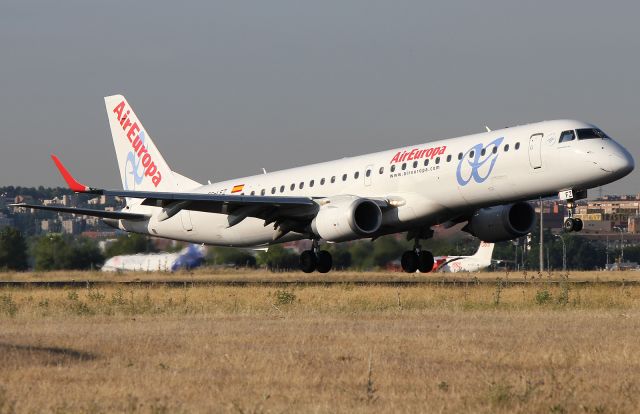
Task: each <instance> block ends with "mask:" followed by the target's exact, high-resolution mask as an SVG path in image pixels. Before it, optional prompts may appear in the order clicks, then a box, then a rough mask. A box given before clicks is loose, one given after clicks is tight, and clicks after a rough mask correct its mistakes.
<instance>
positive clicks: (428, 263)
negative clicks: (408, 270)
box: [418, 251, 433, 273]
mask: <svg viewBox="0 0 640 414" xmlns="http://www.w3.org/2000/svg"><path fill="white" fill-rule="evenodd" d="M418 270H419V271H420V273H429V272H430V271H432V270H433V254H431V252H428V251H421V252H420V254H419V255H418Z"/></svg>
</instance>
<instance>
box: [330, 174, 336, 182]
mask: <svg viewBox="0 0 640 414" xmlns="http://www.w3.org/2000/svg"><path fill="white" fill-rule="evenodd" d="M335 182H336V176H335V175H334V176H333V177H331V184H333V183H335Z"/></svg>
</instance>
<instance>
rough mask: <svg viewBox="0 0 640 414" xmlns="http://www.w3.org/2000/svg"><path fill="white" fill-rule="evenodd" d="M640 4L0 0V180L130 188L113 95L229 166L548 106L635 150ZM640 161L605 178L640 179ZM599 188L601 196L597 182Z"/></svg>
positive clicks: (190, 159) (221, 166)
mask: <svg viewBox="0 0 640 414" xmlns="http://www.w3.org/2000/svg"><path fill="white" fill-rule="evenodd" d="M639 15H640V3H638V2H631V1H629V2H616V1H607V2H603V1H601V0H598V1H593V0H585V1H574V2H568V1H558V0H554V1H547V0H542V1H536V2H514V1H493V0H489V1H482V2H476V1H468V2H466V1H455V0H453V1H447V2H426V1H404V0H394V1H377V0H353V1H350V0H323V1H303V0H292V1H280V0H270V1H242V0H238V1H211V0H210V1H192V2H164V1H149V0H142V1H135V2H133V1H117V0H114V1H105V2H88V1H85V0H78V1H48V0H47V1H45V0H40V1H30V0H20V1H12V0H9V1H3V2H2V4H0V52H1V55H0V56H1V60H0V62H1V63H0V86H1V88H0V186H5V185H14V186H17V185H20V186H39V185H44V186H62V185H64V183H63V181H62V179H61V178H60V177H59V175H58V173H57V171H56V170H55V168H54V166H53V163H52V162H51V161H50V158H49V154H50V153H52V152H55V153H56V154H57V155H59V156H60V157H61V158H62V160H63V161H64V162H65V163H66V164H67V166H68V167H69V168H70V169H71V171H72V172H73V173H74V175H76V176H77V177H78V178H79V179H80V181H83V182H85V183H86V184H89V185H91V186H94V187H105V188H120V187H121V183H120V179H119V174H118V170H117V165H116V158H115V153H114V151H113V143H112V139H111V134H110V131H109V126H108V121H107V117H106V113H105V108H104V101H103V97H104V96H108V95H112V94H117V93H121V94H124V95H125V96H126V97H127V99H128V101H129V103H130V104H131V105H132V106H133V108H134V109H135V111H136V114H137V115H138V117H139V118H140V119H141V121H142V122H143V124H144V126H145V128H146V130H147V132H148V133H149V134H150V135H151V136H152V137H153V139H154V141H155V143H156V145H157V146H158V148H159V149H160V151H161V152H162V154H163V156H164V158H165V159H166V160H167V162H168V163H169V165H170V166H171V168H172V169H174V170H175V171H177V172H180V173H181V174H183V175H187V176H189V177H191V178H193V179H196V180H198V181H200V182H206V181H207V180H212V181H216V180H222V179H228V178H234V177H241V176H246V175H252V174H256V173H260V172H261V170H262V168H266V169H267V170H268V171H273V170H276V169H283V168H287V167H294V166H299V165H304V164H307V163H313V162H320V161H328V160H331V159H337V158H342V157H345V156H351V155H359V154H362V153H367V152H375V151H381V150H385V149H391V148H394V147H399V146H403V145H412V144H416V143H422V142H426V141H430V140H435V139H441V138H450V137H456V136H461V135H465V134H470V133H476V132H481V131H483V130H484V125H488V126H490V127H491V128H500V127H503V126H510V125H516V124H524V123H529V122H536V121H541V120H548V119H558V118H574V119H579V120H583V121H587V122H591V123H594V124H596V125H598V126H599V127H601V128H602V129H604V130H605V131H606V132H607V133H608V134H609V135H610V136H612V137H613V138H615V139H616V140H618V141H619V142H621V143H622V144H623V145H624V146H625V147H627V149H629V150H630V152H631V153H632V154H633V155H634V157H635V158H636V159H638V158H639V155H640V140H639V139H638V135H639V133H640V113H639V109H640V105H639V102H640V25H639V24H637V17H638V16H639ZM639 174H640V172H639V171H636V172H634V173H632V174H631V175H630V176H628V177H626V178H624V179H622V180H620V181H618V182H616V183H614V184H610V185H607V186H605V187H604V188H603V192H604V193H605V194H607V193H629V194H635V193H638V192H640V186H638V185H637V183H638V178H639V177H640V175H639ZM592 194H593V193H592Z"/></svg>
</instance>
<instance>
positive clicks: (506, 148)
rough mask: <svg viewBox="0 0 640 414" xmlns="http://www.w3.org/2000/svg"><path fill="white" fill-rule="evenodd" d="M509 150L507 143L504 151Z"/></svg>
mask: <svg viewBox="0 0 640 414" xmlns="http://www.w3.org/2000/svg"><path fill="white" fill-rule="evenodd" d="M507 151H509V144H506V145H505V146H504V152H507Z"/></svg>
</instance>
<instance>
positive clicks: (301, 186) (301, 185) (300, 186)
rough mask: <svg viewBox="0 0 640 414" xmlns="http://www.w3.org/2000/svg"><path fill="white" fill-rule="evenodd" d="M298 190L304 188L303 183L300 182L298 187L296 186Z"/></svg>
mask: <svg viewBox="0 0 640 414" xmlns="http://www.w3.org/2000/svg"><path fill="white" fill-rule="evenodd" d="M298 188H300V189H301V190H302V189H303V188H304V182H301V183H300V185H299V186H298Z"/></svg>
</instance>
